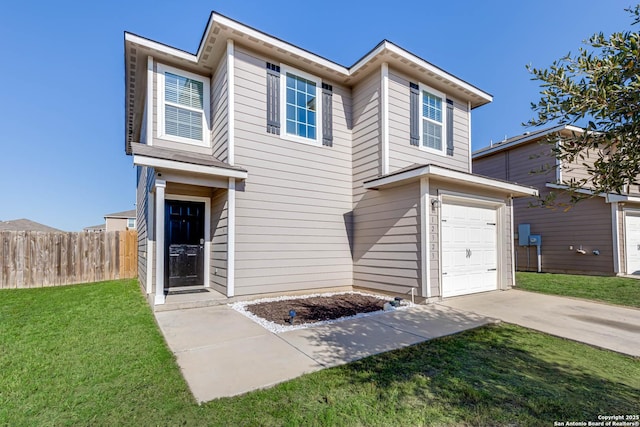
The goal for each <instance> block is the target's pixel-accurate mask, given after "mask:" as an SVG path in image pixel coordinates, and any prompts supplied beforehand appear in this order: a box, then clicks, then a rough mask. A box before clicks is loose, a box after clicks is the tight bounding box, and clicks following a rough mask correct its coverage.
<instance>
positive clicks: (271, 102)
mask: <svg viewBox="0 0 640 427" xmlns="http://www.w3.org/2000/svg"><path fill="white" fill-rule="evenodd" d="M267 132H269V133H273V134H276V135H280V66H279V65H275V64H271V63H270V62H267Z"/></svg>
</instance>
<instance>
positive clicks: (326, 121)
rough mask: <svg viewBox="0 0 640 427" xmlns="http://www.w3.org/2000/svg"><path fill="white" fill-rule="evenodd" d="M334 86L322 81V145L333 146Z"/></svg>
mask: <svg viewBox="0 0 640 427" xmlns="http://www.w3.org/2000/svg"><path fill="white" fill-rule="evenodd" d="M332 100H333V87H332V86H331V85H329V84H326V83H322V145H326V146H327V147H332V146H333V105H332Z"/></svg>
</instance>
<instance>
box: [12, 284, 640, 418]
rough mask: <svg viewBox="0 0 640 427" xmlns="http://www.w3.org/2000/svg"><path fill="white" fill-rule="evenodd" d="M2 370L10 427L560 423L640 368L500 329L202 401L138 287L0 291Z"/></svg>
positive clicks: (628, 384) (612, 410)
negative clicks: (190, 387)
mask: <svg viewBox="0 0 640 427" xmlns="http://www.w3.org/2000/svg"><path fill="white" fill-rule="evenodd" d="M259 354H260V353H259V351H256V357H260V356H259ZM211 363H215V360H212V361H211ZM0 372H1V373H2V374H1V375H0V425H12V426H13V425H18V426H20V425H28V426H32V425H38V426H47V425H136V426H138V425H140V426H146V425H172V426H173V425H188V426H191V425H196V426H199V425H243V426H247V425H249V426H250V425H291V426H297V425H331V426H332V425H384V426H386V425H410V426H415V425H433V424H439V425H461V424H467V425H539V424H544V425H552V424H553V421H556V420H558V421H588V420H592V421H595V420H597V415H598V414H605V415H606V414H635V413H637V411H638V400H637V398H638V395H640V361H639V360H638V359H634V358H631V357H626V356H622V355H619V354H616V353H612V352H608V351H604V350H599V349H596V348H593V347H590V346H586V345H582V344H578V343H575V342H572V341H567V340H563V339H559V338H555V337H551V336H548V335H545V334H541V333H538V332H533V331H530V330H527V329H524V328H520V327H517V326H512V325H504V324H503V325H496V326H489V327H484V328H480V329H476V330H472V331H468V332H465V333H462V334H459V335H455V336H451V337H446V338H442V339H438V340H434V341H430V342H427V343H423V344H420V345H416V346H412V347H409V348H406V349H402V350H398V351H393V352H389V353H385V354H382V355H378V356H374V357H370V358H367V359H364V360H361V361H359V362H355V363H351V364H348V365H344V366H340V367H337V368H332V369H327V370H324V371H321V372H316V373H313V374H309V375H305V376H303V377H301V378H298V379H295V380H292V381H289V382H286V383H283V384H280V385H278V386H276V387H273V388H271V389H268V390H260V391H256V392H252V393H248V394H246V395H243V396H239V397H234V398H225V399H220V400H217V401H213V402H209V403H207V404H203V405H201V406H199V405H197V404H196V403H195V401H194V399H193V397H192V396H191V394H190V393H189V391H188V388H187V385H186V383H185V382H184V380H183V379H182V377H181V375H180V371H179V368H178V367H177V365H176V364H175V359H174V357H173V355H172V354H171V352H170V351H169V350H168V349H167V347H166V345H165V343H164V341H163V339H162V336H161V334H160V332H159V330H158V328H157V326H156V324H155V322H154V319H153V315H152V313H151V311H150V310H149V307H148V306H147V305H146V303H145V302H144V299H143V297H142V295H141V294H140V291H139V289H138V286H137V284H136V283H135V281H112V282H104V283H98V284H88V285H79V286H67V287H60V288H45V289H35V290H6V291H0Z"/></svg>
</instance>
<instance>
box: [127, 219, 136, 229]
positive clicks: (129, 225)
mask: <svg viewBox="0 0 640 427" xmlns="http://www.w3.org/2000/svg"><path fill="white" fill-rule="evenodd" d="M127 228H136V219H135V218H127Z"/></svg>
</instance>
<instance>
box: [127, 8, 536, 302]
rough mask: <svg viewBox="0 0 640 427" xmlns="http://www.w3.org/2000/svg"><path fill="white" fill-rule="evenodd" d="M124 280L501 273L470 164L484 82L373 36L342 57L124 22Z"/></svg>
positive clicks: (228, 30)
mask: <svg viewBox="0 0 640 427" xmlns="http://www.w3.org/2000/svg"><path fill="white" fill-rule="evenodd" d="M125 75H126V86H125V90H126V95H125V96H126V98H125V107H126V113H125V115H126V128H125V129H126V136H125V150H126V153H127V154H129V155H133V163H134V165H136V166H137V209H138V216H137V219H138V227H137V228H138V237H139V260H140V262H139V269H138V270H139V280H140V282H141V284H142V286H143V287H144V288H145V289H146V292H147V293H148V295H149V297H150V301H155V304H163V303H164V301H165V293H166V292H167V290H168V289H169V288H171V287H174V286H184V285H197V286H205V287H210V288H212V289H214V290H216V291H218V292H220V293H222V294H224V295H226V296H228V297H233V296H249V295H265V294H279V293H291V292H303V291H304V292H310V291H326V290H331V289H351V288H353V287H357V288H368V289H373V290H377V291H380V292H388V293H391V294H395V295H405V296H409V295H410V294H411V293H412V292H414V293H415V295H416V296H417V297H418V298H421V299H438V298H441V297H447V296H453V295H460V294H465V293H471V292H479V291H486V290H493V289H505V288H509V287H510V286H512V285H513V283H514V274H513V262H512V259H513V253H512V250H513V244H512V243H513V242H512V234H513V230H512V218H511V212H512V210H511V205H512V198H513V197H520V196H532V195H535V194H537V191H536V190H535V189H532V188H529V187H523V186H520V185H515V184H512V183H509V182H505V181H501V180H496V179H490V178H486V177H481V176H478V175H473V174H472V173H471V150H470V146H471V135H470V129H471V110H472V109H474V108H476V107H480V106H482V105H484V104H487V103H489V102H491V101H492V97H491V95H489V94H488V93H486V92H484V91H482V90H480V89H478V88H476V87H475V86H472V85H471V84H469V83H467V82H465V81H463V80H461V79H459V78H457V77H455V76H453V75H451V74H449V73H448V72H446V71H444V70H442V69H440V68H438V67H436V66H434V65H432V64H430V63H428V62H426V61H425V60H423V59H421V58H419V57H417V56H415V55H413V54H411V53H409V52H407V51H406V50H404V49H402V48H400V47H398V46H396V45H394V44H393V43H390V42H388V41H383V42H381V43H380V44H379V45H377V46H376V47H374V48H373V50H371V51H370V52H369V53H367V54H366V55H365V56H364V57H363V58H362V59H360V60H359V61H357V62H356V63H355V64H354V65H353V66H351V67H344V66H342V65H339V64H336V63H335V62H332V61H330V60H327V59H325V58H322V57H320V56H318V55H315V54H313V53H311V52H308V51H306V50H304V49H301V48H298V47H296V46H293V45H291V44H289V43H287V42H284V41H282V40H280V39H277V38H275V37H273V36H270V35H268V34H265V33H262V32H260V31H257V30H255V29H253V28H250V27H247V26H245V25H243V24H241V23H238V22H236V21H233V20H231V19H229V18H226V17H224V16H221V15H218V14H215V13H212V15H211V17H210V19H209V22H208V24H207V27H206V30H205V32H204V35H203V37H202V41H201V43H200V46H199V47H198V51H197V53H195V54H191V53H187V52H185V51H183V50H180V49H176V48H173V47H170V46H167V45H164V44H161V43H158V42H155V41H152V40H149V39H146V38H143V37H140V36H137V35H134V34H131V33H125Z"/></svg>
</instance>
